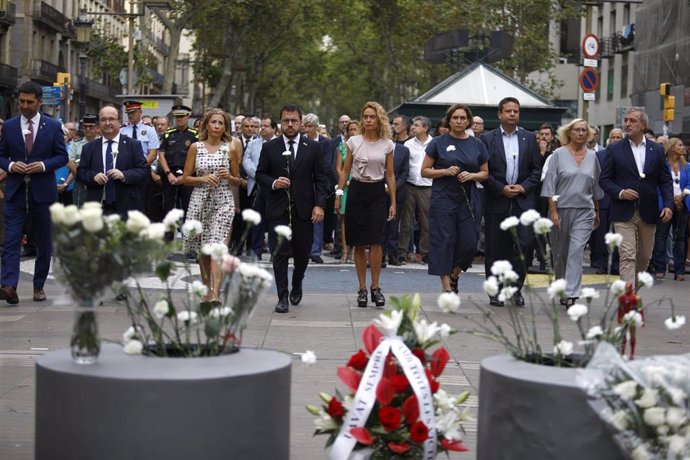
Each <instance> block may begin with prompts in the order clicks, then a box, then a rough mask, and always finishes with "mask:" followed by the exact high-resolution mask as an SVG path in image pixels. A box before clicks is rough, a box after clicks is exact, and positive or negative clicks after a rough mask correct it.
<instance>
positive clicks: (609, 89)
mask: <svg viewBox="0 0 690 460" xmlns="http://www.w3.org/2000/svg"><path fill="white" fill-rule="evenodd" d="M613 76H614V69H613V66H611V68H610V69H609V71H608V77H607V79H606V100H607V101H610V100H612V99H613V86H614V85H613Z"/></svg>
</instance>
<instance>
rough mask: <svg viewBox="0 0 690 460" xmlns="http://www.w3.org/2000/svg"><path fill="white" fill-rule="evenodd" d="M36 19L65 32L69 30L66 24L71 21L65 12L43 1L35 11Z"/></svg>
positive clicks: (56, 30) (55, 29)
mask: <svg viewBox="0 0 690 460" xmlns="http://www.w3.org/2000/svg"><path fill="white" fill-rule="evenodd" d="M34 19H35V20H37V21H39V22H41V23H42V24H44V25H46V26H48V27H50V28H51V29H53V30H54V31H55V32H58V33H65V32H66V31H67V29H66V25H67V23H68V22H69V20H68V19H67V17H66V16H65V15H64V14H62V13H60V12H59V11H58V10H56V9H55V8H53V7H52V6H50V5H48V4H47V3H46V2H41V7H40V8H38V11H37V12H36V13H34Z"/></svg>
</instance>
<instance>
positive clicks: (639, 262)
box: [613, 209, 656, 282]
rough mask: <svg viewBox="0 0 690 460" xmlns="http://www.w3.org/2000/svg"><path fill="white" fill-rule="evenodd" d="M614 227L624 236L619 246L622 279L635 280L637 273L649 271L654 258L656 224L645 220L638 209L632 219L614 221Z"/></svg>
mask: <svg viewBox="0 0 690 460" xmlns="http://www.w3.org/2000/svg"><path fill="white" fill-rule="evenodd" d="M613 229H614V230H615V232H616V233H620V234H621V235H622V236H623V242H622V243H621V245H620V247H619V248H618V254H619V255H620V274H621V279H622V280H623V281H632V282H635V275H636V274H637V273H638V272H641V271H647V267H648V266H649V260H650V259H651V258H652V251H653V250H654V234H655V233H656V224H648V223H646V222H645V221H643V220H642V218H641V217H640V213H639V212H638V210H637V209H636V210H635V213H634V214H633V217H632V219H630V220H629V221H627V222H614V223H613Z"/></svg>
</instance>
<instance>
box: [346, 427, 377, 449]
mask: <svg viewBox="0 0 690 460" xmlns="http://www.w3.org/2000/svg"><path fill="white" fill-rule="evenodd" d="M350 434H351V435H352V437H353V438H355V439H356V440H357V441H358V442H359V443H360V444H364V445H365V446H370V445H372V444H373V443H374V437H373V436H372V435H371V433H369V430H367V429H366V428H364V427H361V426H360V427H357V428H351V429H350Z"/></svg>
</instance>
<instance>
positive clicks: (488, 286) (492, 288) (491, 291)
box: [484, 276, 498, 297]
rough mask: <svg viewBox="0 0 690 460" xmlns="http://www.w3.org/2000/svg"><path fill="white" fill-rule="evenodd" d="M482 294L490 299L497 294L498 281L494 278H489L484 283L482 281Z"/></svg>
mask: <svg viewBox="0 0 690 460" xmlns="http://www.w3.org/2000/svg"><path fill="white" fill-rule="evenodd" d="M484 292H486V293H487V294H488V295H490V296H491V297H493V296H495V295H496V294H498V280H497V279H496V277H495V276H490V277H489V278H487V280H486V281H484Z"/></svg>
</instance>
